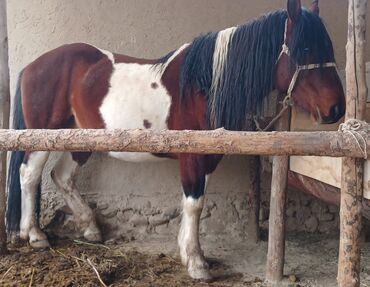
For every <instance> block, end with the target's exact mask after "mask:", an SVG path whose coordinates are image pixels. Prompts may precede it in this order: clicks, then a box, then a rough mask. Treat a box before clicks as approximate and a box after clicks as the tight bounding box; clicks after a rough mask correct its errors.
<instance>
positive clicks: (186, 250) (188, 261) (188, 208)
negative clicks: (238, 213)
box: [178, 196, 211, 280]
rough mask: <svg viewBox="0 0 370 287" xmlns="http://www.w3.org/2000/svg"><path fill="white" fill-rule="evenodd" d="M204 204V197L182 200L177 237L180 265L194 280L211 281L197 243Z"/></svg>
mask: <svg viewBox="0 0 370 287" xmlns="http://www.w3.org/2000/svg"><path fill="white" fill-rule="evenodd" d="M203 204H204V196H202V197H200V198H199V199H194V198H191V197H188V198H186V197H185V196H184V199H183V214H182V221H181V227H180V232H179V237H178V244H179V248H180V256H181V261H182V263H183V264H184V265H185V266H187V268H188V272H189V275H190V276H191V277H192V278H194V279H206V280H209V279H211V275H210V273H209V270H208V264H207V262H206V260H205V259H204V256H203V251H202V249H201V247H200V243H199V221H200V215H201V213H202V209H203Z"/></svg>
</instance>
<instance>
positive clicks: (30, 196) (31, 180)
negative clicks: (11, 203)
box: [19, 152, 49, 248]
mask: <svg viewBox="0 0 370 287" xmlns="http://www.w3.org/2000/svg"><path fill="white" fill-rule="evenodd" d="M48 157H49V152H33V153H30V154H29V156H28V158H27V160H26V161H25V162H24V163H22V165H21V167H20V170H19V173H20V183H21V190H22V203H21V208H22V212H21V222H20V237H21V238H22V239H24V240H29V243H30V245H31V246H32V247H33V248H46V247H49V242H48V239H47V237H46V235H45V233H43V232H42V231H41V229H40V227H39V223H38V220H37V218H36V194H37V191H38V187H39V184H40V182H41V176H42V171H43V168H44V166H45V163H46V161H47V159H48Z"/></svg>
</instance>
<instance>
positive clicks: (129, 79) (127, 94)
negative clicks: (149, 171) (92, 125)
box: [100, 63, 171, 162]
mask: <svg viewBox="0 0 370 287" xmlns="http://www.w3.org/2000/svg"><path fill="white" fill-rule="evenodd" d="M170 106H171V97H170V95H169V94H168V91H167V90H166V88H165V87H164V86H163V85H162V83H161V73H160V72H159V71H158V70H156V69H155V68H154V67H153V66H152V65H139V64H125V63H120V64H114V71H113V74H112V77H111V79H110V88H109V91H108V94H107V95H106V97H105V98H104V100H103V102H102V105H101V107H100V113H101V116H102V119H103V120H104V124H105V127H106V128H107V129H153V130H164V129H167V118H168V115H169V110H170ZM109 155H110V156H112V157H115V158H118V159H121V160H125V161H130V162H142V161H160V160H163V158H159V157H156V156H154V155H152V154H151V153H136V152H135V153H131V152H110V153H109Z"/></svg>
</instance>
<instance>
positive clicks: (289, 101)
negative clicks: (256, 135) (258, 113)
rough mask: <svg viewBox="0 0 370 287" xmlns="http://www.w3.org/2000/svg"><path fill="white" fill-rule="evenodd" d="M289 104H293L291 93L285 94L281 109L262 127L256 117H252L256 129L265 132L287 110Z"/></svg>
mask: <svg viewBox="0 0 370 287" xmlns="http://www.w3.org/2000/svg"><path fill="white" fill-rule="evenodd" d="M291 106H293V102H292V98H291V95H287V96H286V97H285V98H284V100H283V108H282V109H281V111H280V112H279V113H278V114H277V116H276V117H274V118H273V119H272V120H271V122H270V123H269V124H268V125H267V126H266V127H265V128H263V129H262V128H261V126H260V124H259V122H258V119H257V117H253V120H254V124H255V125H256V130H257V131H259V132H267V131H268V130H269V129H270V128H271V127H272V126H273V125H274V124H275V123H276V122H277V121H278V120H279V119H280V118H281V116H282V115H283V114H284V113H285V112H286V110H288V109H289V108H290V107H291Z"/></svg>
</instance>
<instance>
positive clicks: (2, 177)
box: [0, 0, 10, 254]
mask: <svg viewBox="0 0 370 287" xmlns="http://www.w3.org/2000/svg"><path fill="white" fill-rule="evenodd" d="M9 101H10V96H9V65H8V30H7V13H6V0H0V128H1V129H7V128H9ZM5 189H6V151H2V152H0V254H4V253H6V252H7V248H6V239H7V238H6V231H5V208H6V195H5V194H6V191H5Z"/></svg>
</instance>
